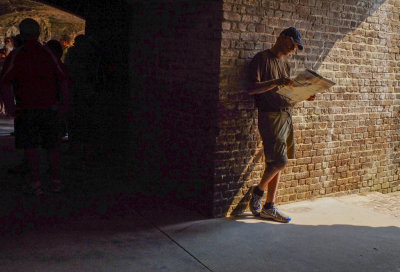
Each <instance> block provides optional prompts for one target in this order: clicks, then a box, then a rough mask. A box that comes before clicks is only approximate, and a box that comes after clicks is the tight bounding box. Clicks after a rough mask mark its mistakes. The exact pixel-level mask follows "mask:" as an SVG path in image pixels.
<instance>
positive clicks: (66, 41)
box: [60, 34, 72, 63]
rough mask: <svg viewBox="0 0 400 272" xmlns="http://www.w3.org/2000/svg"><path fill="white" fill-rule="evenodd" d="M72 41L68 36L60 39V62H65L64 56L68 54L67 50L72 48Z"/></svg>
mask: <svg viewBox="0 0 400 272" xmlns="http://www.w3.org/2000/svg"><path fill="white" fill-rule="evenodd" d="M71 42H72V39H71V36H70V35H66V34H64V35H62V36H61V38H60V44H61V48H62V54H61V57H60V59H61V62H62V63H64V62H65V56H66V55H67V53H68V50H69V48H70V47H71V46H72V44H71Z"/></svg>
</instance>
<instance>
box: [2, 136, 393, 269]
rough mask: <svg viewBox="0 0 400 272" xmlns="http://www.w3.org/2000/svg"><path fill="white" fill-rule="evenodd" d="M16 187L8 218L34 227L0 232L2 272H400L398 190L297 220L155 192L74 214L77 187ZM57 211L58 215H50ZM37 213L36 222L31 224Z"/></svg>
mask: <svg viewBox="0 0 400 272" xmlns="http://www.w3.org/2000/svg"><path fill="white" fill-rule="evenodd" d="M0 148H1V152H0V166H1V168H0V179H1V182H5V178H4V177H7V178H10V176H7V175H5V174H4V173H5V170H4V169H6V168H7V167H9V166H11V165H13V164H15V163H16V162H18V160H20V159H21V154H20V153H18V152H15V150H13V148H12V145H11V140H10V137H0ZM7 182H9V183H10V184H12V182H13V181H12V180H8V181H7ZM1 188H6V189H7V188H8V189H9V188H11V187H7V186H5V187H4V186H3V187H1ZM10 192H11V194H10V195H8V194H4V193H5V192H4V191H3V195H2V197H1V198H0V201H1V205H0V207H1V208H2V210H1V214H0V219H2V218H1V217H2V216H3V219H4V218H5V220H8V218H13V217H12V215H13V213H17V212H21V211H22V212H23V213H22V215H23V216H24V218H23V219H24V220H25V221H24V225H25V226H26V228H22V229H21V231H20V232H17V234H15V233H14V234H15V235H11V233H12V232H11V230H12V229H10V232H9V233H5V234H4V235H3V236H0V239H1V240H0V241H1V242H0V272H3V271H10V272H11V271H12V272H25V271H29V272H30V271H41V272H42V271H51V272H58V271H74V272H75V271H76V272H80V271H82V272H83V271H84V272H89V271H119V272H124V271H127V272H128V271H129V272H131V271H135V272H136V271H138V272H141V271H143V272H151V271H171V272H179V271H183V272H186V271H189V272H195V271H215V272H217V271H218V272H224V271H229V272H235V271H238V272H247V271H268V272H269V271H279V272H280V271H294V272H302V271H307V272H310V271H360V272H368V271H371V272H372V271H374V272H375V271H384V272H392V271H393V272H396V271H397V272H400V214H399V211H400V192H396V193H392V194H387V195H382V194H379V193H370V194H364V195H352V196H343V197H326V198H320V199H316V200H312V201H303V202H297V203H291V204H287V205H281V206H280V207H279V208H280V209H281V210H282V211H284V212H286V213H287V214H289V215H291V216H292V218H293V220H292V222H291V223H289V224H279V223H275V222H271V221H265V220H260V219H257V218H255V217H253V216H251V215H250V214H244V215H242V216H238V217H235V218H220V219H207V218H204V217H203V216H201V215H200V214H197V213H196V212H193V211H189V210H186V209H184V208H182V207H178V206H175V205H173V204H167V203H166V202H162V201H156V200H152V199H149V198H147V199H142V200H138V201H134V202H129V201H125V202H123V201H122V202H120V203H119V204H118V205H116V206H113V205H112V204H110V205H105V206H102V205H104V203H96V202H93V203H92V205H91V206H90V207H96V209H97V210H98V211H99V210H102V209H103V210H104V211H107V210H108V211H107V212H97V213H90V212H82V213H76V214H75V213H73V211H71V210H68V209H67V208H65V207H66V206H68V205H69V206H68V207H74V206H73V205H72V204H71V202H73V201H80V202H82V201H83V200H84V199H85V198H83V197H82V198H77V196H76V194H77V192H78V191H75V194H73V195H71V194H67V195H63V196H61V197H59V196H49V197H48V198H47V199H44V200H43V199H40V200H38V199H36V200H35V199H30V200H25V199H21V198H18V195H17V194H15V193H13V191H12V190H11V189H10ZM0 193H1V192H0ZM14 201H15V202H17V203H18V204H15V203H14ZM104 201H106V200H104ZM109 201H110V202H112V199H110V200H109ZM12 204H13V205H14V204H15V205H14V206H12ZM7 207H14V208H12V209H11V208H10V209H9V210H7ZM35 207H36V208H35ZM40 207H41V209H44V210H42V211H41V212H42V213H40ZM88 207H89V206H88ZM18 209H19V210H18ZM35 209H37V210H35ZM38 210H39V212H38ZM31 213H32V214H35V216H34V215H32V214H31ZM50 213H52V214H57V215H58V218H57V220H55V221H51V219H52V217H46V214H50ZM7 216H9V217H7ZM30 216H32V218H36V221H35V222H33V221H32V222H30V221H29V218H30ZM41 216H43V218H42V219H40V218H41ZM6 223H7V224H9V225H10V226H11V227H13V226H14V225H13V224H14V223H13V222H6ZM15 226H17V223H15Z"/></svg>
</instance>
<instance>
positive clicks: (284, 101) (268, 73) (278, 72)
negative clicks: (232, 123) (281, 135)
mask: <svg viewBox="0 0 400 272" xmlns="http://www.w3.org/2000/svg"><path fill="white" fill-rule="evenodd" d="M282 77H287V78H289V77H290V66H289V63H288V62H287V61H286V60H284V59H283V58H278V57H276V56H275V55H274V54H273V53H272V52H271V51H270V50H269V49H268V50H265V51H262V52H259V53H257V54H256V55H255V56H254V58H253V59H252V60H251V62H250V66H249V82H250V83H256V82H263V81H267V80H272V79H278V78H282ZM276 91H278V87H276V88H274V89H272V90H270V91H268V92H265V93H262V94H256V95H254V97H255V102H256V106H257V108H258V110H259V111H262V112H273V111H279V109H282V108H290V107H293V106H294V103H293V102H291V101H290V100H289V99H288V98H286V97H284V96H282V95H280V94H278V93H276Z"/></svg>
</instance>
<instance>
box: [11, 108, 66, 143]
mask: <svg viewBox="0 0 400 272" xmlns="http://www.w3.org/2000/svg"><path fill="white" fill-rule="evenodd" d="M14 126H15V147H16V148H17V149H25V148H36V147H39V146H41V147H43V148H45V149H53V148H56V147H58V146H59V143H60V129H59V117H58V113H57V111H55V110H50V109H44V110H42V109H29V110H20V111H18V112H17V113H16V117H15V120H14Z"/></svg>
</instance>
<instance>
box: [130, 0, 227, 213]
mask: <svg viewBox="0 0 400 272" xmlns="http://www.w3.org/2000/svg"><path fill="white" fill-rule="evenodd" d="M221 5H222V4H221V3H220V2H219V1H193V0H191V1H189V0H187V1H137V2H136V3H134V4H133V5H132V9H133V13H132V14H133V15H132V16H133V17H132V18H131V20H132V21H131V22H132V23H131V24H132V25H131V30H130V39H131V45H130V47H131V56H130V65H131V67H130V71H131V76H130V77H131V86H133V92H132V101H133V105H132V111H131V120H132V122H133V128H132V131H133V134H134V136H133V138H132V139H134V141H135V142H134V144H133V156H134V158H135V159H134V161H135V163H134V165H133V166H132V173H133V174H132V175H133V177H132V180H133V182H135V180H136V182H137V180H140V183H141V184H140V186H139V187H141V190H142V191H145V192H147V193H150V194H156V195H159V196H168V197H172V198H173V199H174V200H177V201H184V202H187V203H189V204H192V205H193V206H196V207H199V208H200V210H202V211H203V212H204V213H207V214H211V210H212V209H211V206H212V202H211V200H212V199H211V188H212V182H213V173H214V172H213V169H214V166H213V163H214V160H213V154H214V149H215V138H216V127H217V125H216V120H217V119H216V116H217V110H216V109H217V101H218V81H219V76H218V75H219V64H220V63H219V55H220V44H221V24H220V22H221ZM138 176H140V178H139V179H138Z"/></svg>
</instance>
